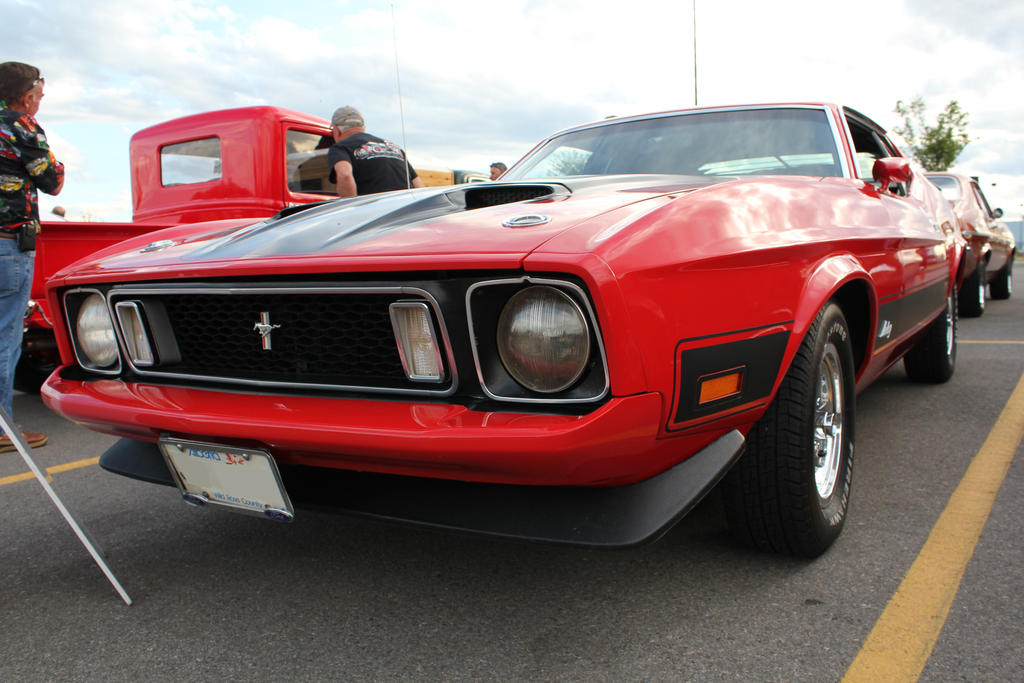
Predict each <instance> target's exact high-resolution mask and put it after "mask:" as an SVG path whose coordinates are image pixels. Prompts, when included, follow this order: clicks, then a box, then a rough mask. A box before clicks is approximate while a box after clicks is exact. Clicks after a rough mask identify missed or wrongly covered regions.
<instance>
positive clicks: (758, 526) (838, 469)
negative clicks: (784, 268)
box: [722, 303, 855, 557]
mask: <svg viewBox="0 0 1024 683" xmlns="http://www.w3.org/2000/svg"><path fill="white" fill-rule="evenodd" d="M854 402H855V398H854V367H853V346H852V343H851V338H850V329H849V326H848V325H847V323H846V318H845V316H844V315H843V312H842V310H841V309H840V308H839V306H837V305H836V304H835V303H829V304H827V305H826V306H825V307H824V308H823V309H822V310H821V311H820V312H819V313H818V316H817V317H816V318H815V320H814V323H813V324H812V325H811V327H810V329H809V330H808V331H807V335H806V336H805V337H804V340H803V341H802V342H801V344H800V348H799V349H798V350H797V354H796V356H795V357H794V359H793V363H792V365H791V366H790V368H789V371H788V372H787V373H786V376H785V378H783V380H782V384H781V386H780V387H779V392H778V394H777V395H776V396H775V400H774V401H772V404H771V405H770V406H769V407H768V410H767V411H766V412H765V414H764V416H763V417H762V418H761V419H760V420H759V421H758V423H757V424H755V425H754V427H753V429H751V431H750V433H749V434H748V435H747V443H746V452H745V453H744V454H743V457H741V458H740V460H739V461H738V462H737V463H736V465H735V466H734V467H733V468H732V470H731V471H730V472H729V474H728V475H727V476H726V478H725V479H724V480H723V488H722V491H723V494H724V499H725V502H726V515H727V517H728V520H729V528H730V530H731V531H732V533H733V535H734V536H735V537H736V538H737V539H738V540H739V541H740V542H742V543H744V544H746V545H748V546H751V547H753V548H756V549H758V550H765V551H770V552H780V553H789V554H793V555H802V556H804V557H817V556H818V555H820V554H821V553H823V552H825V550H827V549H828V547H829V546H831V545H832V543H833V542H834V541H835V540H836V538H838V536H839V533H840V532H841V531H842V528H843V524H844V522H845V520H846V510H847V506H848V504H849V500H850V484H851V481H852V478H853V428H854Z"/></svg>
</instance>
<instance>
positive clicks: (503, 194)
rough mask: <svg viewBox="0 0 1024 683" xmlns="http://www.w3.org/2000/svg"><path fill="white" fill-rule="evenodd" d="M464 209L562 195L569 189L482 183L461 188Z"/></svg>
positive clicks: (550, 186)
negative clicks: (464, 204)
mask: <svg viewBox="0 0 1024 683" xmlns="http://www.w3.org/2000/svg"><path fill="white" fill-rule="evenodd" d="M463 192H464V197H465V203H466V209H483V208H485V207H488V206H498V205H499V204H514V203H515V202H527V201H531V200H534V199H554V198H556V197H564V196H565V195H567V194H569V191H568V190H567V189H566V188H565V187H564V186H562V185H493V184H488V185H483V186H481V187H469V188H466V189H465V190H463Z"/></svg>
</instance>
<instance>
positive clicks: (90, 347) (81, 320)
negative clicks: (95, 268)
mask: <svg viewBox="0 0 1024 683" xmlns="http://www.w3.org/2000/svg"><path fill="white" fill-rule="evenodd" d="M75 330H76V333H77V334H76V339H77V341H78V349H79V351H81V353H82V354H83V355H84V356H85V358H79V361H88V363H89V364H86V366H87V367H90V368H92V369H102V368H107V367H110V366H111V365H113V364H114V363H116V362H117V359H118V355H117V338H116V336H115V334H114V325H113V323H112V322H111V320H110V314H109V313H108V311H107V304H106V302H105V301H104V300H103V297H102V296H100V295H99V294H90V295H89V296H87V297H86V298H85V299H84V300H83V301H82V304H81V306H80V307H79V308H78V319H77V320H76V322H75ZM90 364H91V365H90Z"/></svg>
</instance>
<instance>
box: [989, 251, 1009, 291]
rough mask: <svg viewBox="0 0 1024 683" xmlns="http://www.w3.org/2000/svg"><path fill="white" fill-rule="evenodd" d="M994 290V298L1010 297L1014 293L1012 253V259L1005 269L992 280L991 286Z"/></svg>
mask: <svg viewBox="0 0 1024 683" xmlns="http://www.w3.org/2000/svg"><path fill="white" fill-rule="evenodd" d="M990 289H991V291H992V298H993V299H1000V300H1002V299H1009V298H1010V295H1011V294H1013V255H1012V254H1011V255H1010V260H1009V261H1007V262H1006V265H1005V266H1003V269H1002V270H1000V271H999V274H998V275H996V279H995V280H993V281H992V284H991V286H990Z"/></svg>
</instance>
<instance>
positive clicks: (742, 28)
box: [0, 0, 1024, 220]
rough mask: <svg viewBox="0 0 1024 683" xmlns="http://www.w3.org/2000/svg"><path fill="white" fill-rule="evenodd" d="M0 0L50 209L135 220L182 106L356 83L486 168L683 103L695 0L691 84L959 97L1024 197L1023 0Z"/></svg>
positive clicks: (1015, 216)
mask: <svg viewBox="0 0 1024 683" xmlns="http://www.w3.org/2000/svg"><path fill="white" fill-rule="evenodd" d="M0 1H2V2H3V5H4V16H5V24H6V30H5V31H4V33H5V38H4V53H5V54H4V55H3V58H4V60H5V61H6V60H14V61H23V62H28V63H30V64H33V65H35V66H38V67H39V68H40V69H41V70H42V71H43V75H44V76H45V77H46V97H45V99H44V100H43V104H42V108H41V109H40V112H39V115H38V119H39V121H40V123H41V124H42V125H43V126H44V128H45V129H46V131H47V134H48V136H49V138H50V142H51V146H52V147H53V148H54V150H55V152H56V153H57V155H58V158H60V159H62V160H63V161H64V162H65V163H66V165H67V167H68V173H69V175H68V180H67V185H66V186H65V190H64V192H63V194H62V195H61V196H60V198H59V199H58V200H51V199H49V198H45V199H44V200H43V202H44V203H43V209H44V211H45V210H48V209H49V208H50V207H52V206H53V205H54V204H56V203H60V204H62V205H65V206H67V207H68V209H69V217H70V218H72V219H80V218H83V217H90V218H93V219H96V220H130V219H131V193H130V186H129V159H128V140H129V137H130V136H131V134H132V133H133V132H135V131H136V130H138V129H140V128H143V127H146V126H149V125H152V124H154V123H158V122H160V121H164V120H167V119H169V118H173V117H176V116H180V115H183V114H192V113H196V112H201V111H207V110H212V109H222V108H227V107H237V106H245V105H252V104H272V105H277V106H283V107H287V108H289V109H296V110H298V111H304V112H308V113H310V114H315V115H318V116H321V117H324V118H328V117H329V116H330V113H331V112H332V111H333V110H334V109H335V108H336V107H338V106H341V105H345V104H350V105H353V106H355V107H357V108H359V109H360V110H362V112H363V114H364V116H365V117H366V119H367V122H368V124H367V125H368V129H369V131H370V132H372V133H375V134H377V135H381V136H383V137H387V138H391V139H393V140H395V141H398V142H402V141H403V140H404V145H405V147H406V148H407V150H408V153H409V156H410V159H411V160H412V161H413V163H414V165H421V166H431V165H443V166H448V167H453V168H470V169H480V170H485V169H486V168H487V166H488V165H489V164H490V163H491V162H492V161H495V160H504V161H506V162H509V163H511V162H512V161H515V160H516V159H518V158H519V157H520V156H522V155H523V154H524V153H525V152H527V151H528V150H529V149H530V148H531V147H532V146H533V144H534V143H536V142H537V141H538V140H540V139H541V138H543V137H544V136H546V135H548V134H550V133H552V132H555V131H556V130H559V129H561V128H565V127H567V126H571V125H574V124H577V123H583V122H586V121H591V120H595V119H601V118H604V117H605V116H608V115H613V114H614V115H624V114H638V113H644V112H650V111H662V110H666V109H677V108H681V107H687V106H691V105H692V104H693V102H694V91H695V88H694V40H693V34H694V31H693V27H694V15H693V8H694V5H695V6H696V27H697V28H696V33H697V39H696V61H697V68H696V81H697V83H696V96H697V99H698V101H699V103H700V104H702V105H705V104H735V103H754V102H779V101H795V100H804V101H806V100H814V101H820V100H824V101H834V102H839V103H841V104H846V105H849V106H852V107H854V108H855V109H858V110H860V111H862V112H863V113H865V114H867V115H868V116H870V117H872V118H874V119H875V120H876V121H877V122H878V123H880V124H881V125H882V126H884V127H886V128H889V129H892V128H894V127H895V126H897V125H899V123H900V119H899V117H898V116H897V115H896V114H895V113H894V111H893V108H894V106H895V104H896V102H897V100H901V99H903V100H910V99H912V98H913V97H915V96H917V95H920V96H922V97H923V98H924V100H925V102H926V104H927V105H928V112H927V113H928V118H929V120H930V121H934V118H935V116H937V114H938V113H939V111H940V110H941V109H942V108H943V107H944V106H945V105H946V103H947V102H949V101H950V100H953V99H955V100H958V101H959V103H960V105H961V106H962V107H963V109H965V110H966V111H967V112H968V114H969V116H970V119H969V129H968V132H969V134H970V136H971V138H972V140H973V141H972V143H971V144H970V145H969V146H968V147H967V149H966V150H965V151H964V153H963V154H962V155H961V157H960V159H959V160H958V163H957V167H956V169H957V170H961V171H964V172H967V173H970V174H972V175H979V176H981V180H982V184H983V187H984V189H985V192H986V194H987V195H988V197H989V200H990V202H991V203H992V204H993V206H1000V207H1002V208H1003V209H1004V210H1005V211H1006V214H1007V215H1006V218H1007V219H1009V220H1020V219H1021V218H1022V214H1024V2H1022V0H1009V1H1007V0H975V1H974V2H971V3H967V2H963V1H962V0H956V1H953V0H888V1H887V2H884V3H868V2H856V3H855V2H849V1H846V2H833V1H832V0H768V1H765V0H675V2H669V1H668V0H660V1H657V2H655V1H652V0H626V1H623V0H617V1H615V2H607V1H605V0H548V1H531V0H502V1H501V2H483V1H481V0H430V1H423V2H413V1H411V0H404V1H403V0H394V2H376V1H369V0H319V1H307V0H289V1H287V2H282V1H280V0H276V1H271V0H245V1H243V0H156V2H155V3H141V2H138V0H95V1H94V2H82V1H81V0H0ZM883 9H884V11H883ZM12 35H16V36H18V39H16V40H12V39H11V36H12ZM396 66H397V68H396ZM399 92H400V93H401V97H399ZM403 112H404V117H403V115H402V113H403ZM403 118H404V126H403Z"/></svg>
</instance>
